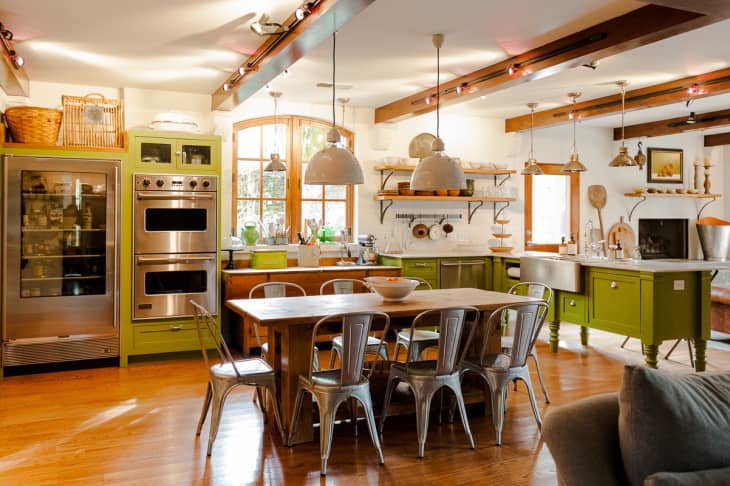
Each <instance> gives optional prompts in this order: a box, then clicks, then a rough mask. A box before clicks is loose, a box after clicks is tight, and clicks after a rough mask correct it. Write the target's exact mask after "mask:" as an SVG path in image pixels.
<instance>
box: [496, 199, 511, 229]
mask: <svg viewBox="0 0 730 486" xmlns="http://www.w3.org/2000/svg"><path fill="white" fill-rule="evenodd" d="M508 207H509V203H505V204H504V206H502V207H501V208H499V211H497V203H496V202H494V203H492V214H493V215H494V224H497V220H498V219H499V216H500V215H501V214H502V213H503V212H504V210H505V209H507V208H508Z"/></svg>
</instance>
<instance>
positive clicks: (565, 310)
mask: <svg viewBox="0 0 730 486" xmlns="http://www.w3.org/2000/svg"><path fill="white" fill-rule="evenodd" d="M558 305H559V307H558V309H559V311H560V314H559V315H560V320H561V321H568V322H572V323H574V324H585V323H586V308H587V307H586V296H585V295H582V294H574V293H572V292H559V295H558Z"/></svg>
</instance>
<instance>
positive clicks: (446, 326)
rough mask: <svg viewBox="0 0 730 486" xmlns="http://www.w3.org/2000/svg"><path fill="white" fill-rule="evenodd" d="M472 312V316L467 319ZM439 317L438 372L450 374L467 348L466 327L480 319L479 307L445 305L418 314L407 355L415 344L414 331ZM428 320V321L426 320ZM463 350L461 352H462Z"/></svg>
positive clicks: (414, 320) (473, 325)
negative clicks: (465, 339)
mask: <svg viewBox="0 0 730 486" xmlns="http://www.w3.org/2000/svg"><path fill="white" fill-rule="evenodd" d="M470 314H471V316H472V318H471V319H470V320H467V316H469V315H470ZM434 318H437V319H438V329H439V336H440V337H439V345H438V358H437V361H436V374H437V375H449V374H451V373H454V372H455V371H456V370H457V368H458V366H459V364H460V363H461V359H462V358H463V357H464V352H465V351H466V349H465V348H464V347H463V344H464V340H463V339H462V336H463V335H464V329H469V330H471V329H473V328H474V327H475V325H476V322H477V321H478V319H479V309H477V308H476V307H470V306H466V307H445V308H443V309H432V310H427V311H424V312H421V313H420V314H418V315H417V316H416V317H415V319H413V322H412V323H411V329H410V339H409V342H408V350H407V351H406V356H411V346H413V342H414V340H413V333H414V332H415V330H416V328H417V327H423V325H424V324H427V325H429V326H432V325H433V319H434ZM426 321H428V322H426ZM460 351H461V352H460Z"/></svg>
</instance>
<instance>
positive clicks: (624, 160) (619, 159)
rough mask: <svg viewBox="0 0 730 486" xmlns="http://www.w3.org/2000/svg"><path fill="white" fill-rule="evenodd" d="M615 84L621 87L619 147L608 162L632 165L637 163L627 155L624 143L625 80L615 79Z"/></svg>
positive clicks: (620, 165) (621, 165)
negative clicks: (614, 155) (615, 154)
mask: <svg viewBox="0 0 730 486" xmlns="http://www.w3.org/2000/svg"><path fill="white" fill-rule="evenodd" d="M616 84H617V85H618V86H619V87H620V88H621V147H620V148H619V149H618V155H617V156H616V157H614V159H613V160H612V161H611V162H609V163H608V166H609V167H632V166H635V165H637V164H636V161H635V160H634V159H633V158H632V157H631V156H630V155H629V151H628V149H627V148H626V146H625V145H624V139H625V135H624V110H625V106H626V85H627V84H629V83H628V82H627V81H617V82H616Z"/></svg>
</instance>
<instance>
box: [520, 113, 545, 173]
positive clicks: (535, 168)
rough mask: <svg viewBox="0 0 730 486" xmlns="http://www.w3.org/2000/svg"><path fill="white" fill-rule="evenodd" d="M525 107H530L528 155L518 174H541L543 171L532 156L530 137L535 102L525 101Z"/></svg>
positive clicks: (531, 139) (533, 121)
mask: <svg viewBox="0 0 730 486" xmlns="http://www.w3.org/2000/svg"><path fill="white" fill-rule="evenodd" d="M527 107H528V108H529V109H530V156H529V157H528V159H527V162H525V164H527V165H526V166H525V168H524V169H522V172H520V174H522V175H530V176H532V175H543V174H544V172H543V171H542V169H541V168H540V166H539V165H537V159H536V158H535V156H534V150H533V149H534V140H533V137H532V129H533V127H534V126H535V108H537V103H527Z"/></svg>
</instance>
